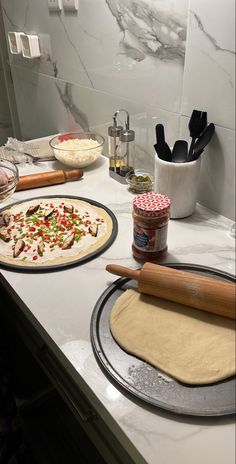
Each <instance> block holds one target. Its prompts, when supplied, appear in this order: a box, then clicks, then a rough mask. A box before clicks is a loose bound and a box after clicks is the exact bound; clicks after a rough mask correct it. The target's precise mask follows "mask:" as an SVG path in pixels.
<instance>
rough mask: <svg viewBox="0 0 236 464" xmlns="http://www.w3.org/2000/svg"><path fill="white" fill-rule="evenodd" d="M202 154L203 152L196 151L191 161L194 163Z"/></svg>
mask: <svg viewBox="0 0 236 464" xmlns="http://www.w3.org/2000/svg"><path fill="white" fill-rule="evenodd" d="M203 152H204V150H200V151H198V152H197V153H193V156H192V159H191V161H196V160H197V159H198V158H199V157H200V156H201V154H202V153H203Z"/></svg>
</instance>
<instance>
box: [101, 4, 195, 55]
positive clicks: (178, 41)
mask: <svg viewBox="0 0 236 464" xmlns="http://www.w3.org/2000/svg"><path fill="white" fill-rule="evenodd" d="M106 3H107V5H108V7H109V9H110V11H111V13H112V15H113V16H114V17H115V19H116V21H117V24H118V26H119V28H120V31H121V32H122V34H123V38H122V39H121V41H120V52H119V53H121V54H124V55H126V56H127V57H130V58H132V59H133V60H136V61H143V60H145V58H146V56H151V57H153V58H158V59H160V60H163V61H173V60H180V61H181V62H182V63H184V54H185V41H186V23H185V21H183V20H182V21H181V18H180V17H178V16H177V15H176V14H175V15H171V14H170V13H169V14H168V13H166V12H163V11H161V10H159V9H158V8H157V7H156V6H155V2H147V1H143V0H142V1H133V0H128V1H127V0H126V1H124V0H120V1H116V0H106Z"/></svg>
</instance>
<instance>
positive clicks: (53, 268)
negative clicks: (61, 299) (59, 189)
mask: <svg viewBox="0 0 236 464" xmlns="http://www.w3.org/2000/svg"><path fill="white" fill-rule="evenodd" d="M55 198H64V199H68V200H70V199H72V200H80V201H83V202H87V203H88V204H89V205H91V206H95V207H97V208H101V209H103V210H104V211H105V212H106V213H107V214H108V215H109V216H110V218H111V221H112V231H111V235H110V236H109V237H108V239H107V241H106V242H105V243H104V244H103V245H101V246H100V247H99V248H98V249H97V250H95V251H92V252H91V253H89V254H88V255H86V256H82V257H81V258H78V259H75V260H74V261H70V262H65V263H60V264H52V265H50V264H48V265H34V266H33V267H28V266H24V265H22V264H21V265H18V264H17V262H16V263H15V264H14V263H13V264H12V263H7V262H4V261H3V260H1V259H0V266H2V267H5V268H7V269H13V270H16V271H27V272H35V271H38V272H39V271H40V272H44V271H57V270H61V269H65V268H68V267H73V266H78V265H81V264H83V263H85V262H87V261H90V260H92V259H94V258H96V257H97V256H99V255H100V254H101V253H103V252H104V251H105V250H107V249H108V248H109V247H110V246H111V245H112V243H113V242H114V240H115V238H116V236H117V233H118V222H117V219H116V217H115V215H114V213H113V212H112V211H111V210H110V209H109V208H107V206H105V205H103V204H102V203H99V202H97V201H95V200H92V199H91V198H85V197H79V196H75V195H43V196H39V197H33V198H27V199H25V200H21V201H17V202H14V203H12V204H10V205H7V206H5V207H4V208H1V209H0V212H1V213H2V212H3V211H5V210H8V209H10V208H11V207H13V206H15V205H19V204H23V203H26V202H28V201H31V200H32V201H33V200H43V199H44V200H45V199H49V200H53V199H55Z"/></svg>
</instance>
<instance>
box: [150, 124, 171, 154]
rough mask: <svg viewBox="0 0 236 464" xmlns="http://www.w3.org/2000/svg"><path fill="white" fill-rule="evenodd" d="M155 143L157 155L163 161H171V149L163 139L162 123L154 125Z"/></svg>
mask: <svg viewBox="0 0 236 464" xmlns="http://www.w3.org/2000/svg"><path fill="white" fill-rule="evenodd" d="M155 129H156V143H155V145H154V148H155V150H156V153H157V155H158V157H159V158H160V159H162V160H164V161H172V155H171V149H170V147H169V145H168V143H166V141H165V132H164V126H163V125H162V124H157V125H156V128H155Z"/></svg>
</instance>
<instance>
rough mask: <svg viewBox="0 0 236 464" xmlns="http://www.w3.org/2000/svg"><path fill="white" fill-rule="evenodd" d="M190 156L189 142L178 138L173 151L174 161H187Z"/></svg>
mask: <svg viewBox="0 0 236 464" xmlns="http://www.w3.org/2000/svg"><path fill="white" fill-rule="evenodd" d="M187 158H188V142H186V140H177V141H176V142H175V144H174V147H173V151H172V161H173V162H174V163H185V162H186V161H187Z"/></svg>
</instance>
